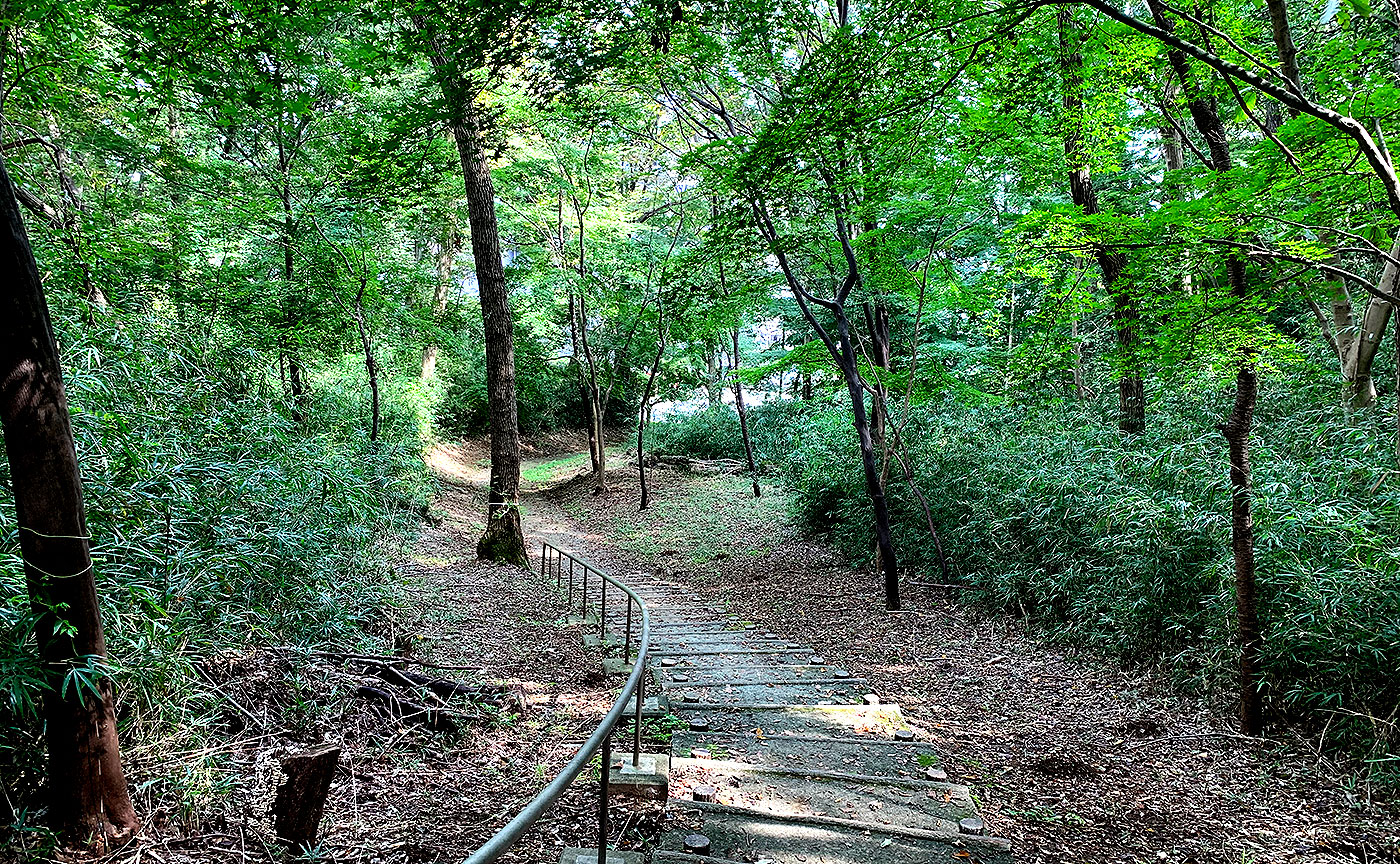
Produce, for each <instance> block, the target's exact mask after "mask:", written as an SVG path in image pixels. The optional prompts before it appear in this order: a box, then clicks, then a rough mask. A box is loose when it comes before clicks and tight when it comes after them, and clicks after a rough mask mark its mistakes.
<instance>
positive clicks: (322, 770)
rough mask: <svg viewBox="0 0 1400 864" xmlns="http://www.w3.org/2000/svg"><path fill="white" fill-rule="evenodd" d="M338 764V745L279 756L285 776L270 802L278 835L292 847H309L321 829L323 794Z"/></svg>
mask: <svg viewBox="0 0 1400 864" xmlns="http://www.w3.org/2000/svg"><path fill="white" fill-rule="evenodd" d="M338 764H340V748H339V747H322V748H321V749H319V750H312V751H310V752H307V753H298V754H296V755H293V756H288V757H286V758H285V759H283V760H282V772H283V773H284V774H286V775H287V779H286V781H285V782H283V783H282V785H281V786H279V787H277V799H276V800H275V801H273V802H272V819H273V824H274V827H275V828H276V831H277V837H278V839H280V840H282V842H284V843H286V844H287V845H289V846H291V847H292V848H293V849H298V850H300V849H311V848H312V847H314V846H315V845H316V833H317V832H318V831H320V829H321V816H322V814H324V813H325V811H326V796H327V795H329V794H330V791H331V781H332V780H333V779H335V769H336V766H337V765H338Z"/></svg>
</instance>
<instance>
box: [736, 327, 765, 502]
mask: <svg viewBox="0 0 1400 864" xmlns="http://www.w3.org/2000/svg"><path fill="white" fill-rule="evenodd" d="M730 336H731V337H732V338H733V342H734V407H735V408H737V409H738V410H739V434H740V435H742V436H743V438H744V454H745V456H746V457H747V458H748V462H749V481H750V482H752V483H753V497H755V498H761V497H762V496H763V490H762V489H760V488H758V465H757V463H755V462H754V458H753V439H752V438H750V437H749V415H748V412H747V411H746V410H744V385H743V383H742V382H740V380H739V328H737V327H735V328H734V329H733V330H731V331H730Z"/></svg>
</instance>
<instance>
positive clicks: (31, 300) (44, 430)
mask: <svg viewBox="0 0 1400 864" xmlns="http://www.w3.org/2000/svg"><path fill="white" fill-rule="evenodd" d="M0 209H3V211H4V221H5V228H4V229H3V230H4V234H3V238H0V243H2V244H3V251H0V256H3V259H4V260H3V262H0V263H3V265H4V271H5V272H7V273H9V274H11V275H10V278H9V279H8V280H7V281H6V283H5V287H3V288H0V421H3V429H4V437H5V451H6V455H7V456H8V458H9V461H10V476H11V483H12V488H13V492H14V498H15V515H16V523H17V524H18V526H19V544H20V554H21V556H22V558H23V560H24V565H25V566H24V571H25V579H26V583H27V586H28V590H29V597H30V602H31V604H32V606H33V608H34V612H35V614H36V615H37V616H38V620H37V622H36V623H35V626H34V638H35V640H36V642H37V644H38V647H39V654H40V658H41V660H42V661H43V668H44V671H45V675H46V678H47V684H48V689H47V690H46V691H45V693H44V697H43V705H44V732H45V741H46V743H47V745H48V759H49V766H48V772H49V776H48V779H49V795H50V807H49V817H50V820H51V821H52V822H53V823H54V824H55V826H56V827H57V828H58V829H59V830H60V831H62V832H63V834H64V835H65V836H66V837H67V838H69V839H70V840H75V841H77V842H80V843H91V844H92V845H94V846H98V847H101V848H111V846H112V845H113V843H114V841H117V840H120V839H122V838H124V837H126V836H129V835H130V834H131V833H133V832H135V831H136V830H137V829H139V827H140V823H139V821H138V820H137V818H136V811H135V809H134V808H133V807H132V804H131V797H130V795H129V793H128V791H127V785H126V775H125V774H124V773H123V771H122V764H121V755H120V752H119V749H118V744H117V722H116V714H115V712H114V709H113V698H112V684H111V681H110V679H108V678H107V677H106V674H105V672H104V671H103V670H102V669H101V665H100V664H102V661H104V660H105V658H106V656H107V647H106V641H105V638H104V636H103V632H102V617H101V615H100V614H99V610H98V600H97V586H96V583H95V582H94V580H93V572H92V558H91V555H90V552H89V537H88V530H87V518H86V514H85V512H84V509H83V493H82V482H81V478H80V475H79V471H78V457H77V453H76V450H75V448H74V444H73V429H72V426H71V424H70V420H69V415H68V398H67V394H66V393H65V391H64V386H63V375H62V369H61V367H60V364H59V358H58V346H57V344H56V343H55V340H54V334H53V325H52V322H51V321H50V319H49V312H48V305H47V303H46V300H45V297H44V289H43V285H42V283H41V282H40V279H39V271H38V266H37V265H36V264H35V261H34V253H33V251H32V250H31V248H30V245H29V237H28V235H27V233H26V232H25V229H24V222H23V220H22V219H21V217H20V213H19V204H18V201H17V200H16V198H15V194H14V189H13V187H12V186H11V184H10V177H9V174H8V173H7V172H6V171H5V166H4V164H3V162H0ZM94 667H96V668H94ZM79 672H83V673H85V674H84V675H83V676H82V677H81V678H79V677H71V676H70V673H72V674H73V676H76V675H78V673H79ZM82 680H86V681H87V682H88V683H87V684H81V683H80V682H81V681H82ZM65 683H66V684H67V685H68V686H67V687H66V688H65V686H64V685H65ZM65 690H66V692H64V691H65Z"/></svg>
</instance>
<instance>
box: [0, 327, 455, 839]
mask: <svg viewBox="0 0 1400 864" xmlns="http://www.w3.org/2000/svg"><path fill="white" fill-rule="evenodd" d="M56 317H58V318H59V319H60V323H62V322H63V321H66V322H67V326H64V327H62V332H61V333H60V342H61V343H62V345H61V350H62V353H63V358H64V363H65V374H66V378H67V384H68V393H69V402H70V409H71V411H72V413H73V418H74V433H75V437H76V439H77V445H78V451H79V453H78V456H79V463H80V465H81V466H82V470H83V475H84V484H85V490H84V491H85V497H86V501H87V515H88V525H89V530H90V532H91V535H92V538H93V547H94V559H95V564H96V574H97V587H98V592H99V596H100V597H101V601H102V608H103V612H104V616H105V619H106V627H107V642H108V647H109V651H110V654H111V658H112V659H111V663H112V665H113V666H114V675H115V681H116V685H117V690H118V697H119V698H118V719H119V723H120V728H121V733H122V745H123V749H124V751H125V752H126V757H127V761H128V764H129V768H130V767H135V768H136V770H135V771H134V772H132V776H131V781H132V783H133V791H134V793H135V794H136V795H137V797H138V798H140V799H142V801H144V802H151V801H153V800H154V801H157V802H160V804H161V805H163V806H168V807H173V808H176V809H177V810H178V809H180V808H187V809H189V810H190V811H191V812H192V811H193V809H194V808H195V807H196V805H197V802H199V801H200V796H201V794H202V793H206V792H208V791H210V788H209V786H208V784H210V783H212V782H214V781H213V779H212V777H213V775H211V774H209V773H208V772H203V771H200V770H198V766H197V765H192V764H191V763H189V762H188V761H187V760H179V759H163V758H142V754H147V755H148V756H149V755H152V754H154V755H156V756H159V755H161V754H166V755H168V754H170V753H174V752H178V751H189V750H195V751H198V749H199V748H200V747H202V746H203V742H204V741H205V740H206V739H207V738H208V737H215V736H218V735H222V734H223V733H222V731H221V728H222V727H221V726H220V724H218V723H217V722H216V720H217V716H218V714H219V712H220V711H221V710H224V706H221V705H219V704H218V703H217V701H216V700H217V697H214V696H213V695H212V694H211V693H210V692H209V690H208V688H205V687H203V686H202V684H201V682H200V677H199V671H198V670H197V668H196V666H197V664H198V663H199V662H200V661H201V660H202V659H203V658H206V657H208V656H210V655H213V654H216V653H220V652H232V651H237V650H239V649H241V648H246V647H250V646H268V645H288V644H295V645H321V644H328V643H338V644H354V643H355V641H356V640H357V639H361V638H364V636H365V629H364V628H365V626H366V624H367V623H368V622H369V621H370V619H371V618H372V617H373V616H374V615H375V614H376V613H377V611H378V610H380V609H382V608H383V606H384V604H385V603H387V602H391V601H392V599H393V598H392V592H393V590H394V588H393V580H392V579H391V578H390V577H391V571H390V568H389V555H390V553H391V551H392V550H393V549H394V548H395V546H396V545H397V544H398V543H399V542H401V540H402V538H403V537H404V536H405V534H406V533H407V532H410V531H411V530H412V528H413V522H414V519H415V518H416V514H415V512H414V511H415V510H416V509H417V508H418V507H420V506H421V505H423V504H424V503H425V502H426V500H427V494H428V490H429V487H428V479H427V475H426V471H425V469H424V466H423V462H422V458H421V450H422V444H421V438H420V436H419V432H420V428H421V426H420V424H421V423H422V420H421V417H422V415H423V410H424V409H423V404H424V396H423V394H422V393H420V392H418V390H417V389H416V387H415V386H413V385H409V384H406V383H403V382H401V381H397V380H391V381H387V382H385V383H386V389H387V391H388V392H387V394H386V396H387V398H386V400H385V417H384V425H383V428H382V430H381V439H380V441H378V442H377V443H374V444H371V443H370V442H369V440H368V410H367V404H366V401H367V400H366V395H365V386H364V368H363V365H362V364H360V365H357V364H359V361H358V360H357V358H355V357H353V356H352V357H348V358H347V359H346V360H345V362H344V363H343V364H341V365H338V366H337V365H331V366H328V367H326V368H323V369H319V370H317V371H315V372H314V373H313V375H312V378H311V382H310V383H311V386H310V388H309V392H310V395H309V397H308V402H307V403H306V404H304V405H303V406H302V409H301V413H302V414H303V416H304V418H305V419H304V421H303V422H301V423H298V422H297V421H296V420H295V419H293V411H292V406H291V405H290V404H289V402H288V399H287V398H286V397H285V396H284V395H283V387H282V384H281V382H280V381H279V380H278V377H277V366H276V364H275V361H273V362H272V363H269V362H268V358H266V357H265V356H262V355H259V354H258V353H257V352H255V351H254V350H252V349H245V348H240V347H237V346H238V345H239V343H240V341H241V340H240V339H238V338H237V334H233V333H228V332H222V331H219V330H218V328H219V326H220V325H218V324H217V323H214V322H210V321H200V320H189V319H186V318H182V319H176V318H173V317H167V316H161V315H157V314H125V315H121V316H120V317H118V318H113V319H103V320H100V321H99V322H97V323H96V324H95V325H94V326H87V325H85V324H82V323H80V322H79V320H77V316H68V315H63V314H59V315H58V316H56ZM250 370H251V371H250ZM9 496H10V491H9V484H8V465H7V464H0V512H9V513H13V512H14V511H13V506H14V505H13V501H12V500H10V497H9ZM7 521H8V524H6V525H5V526H4V534H3V536H0V778H3V787H4V790H3V791H4V797H3V799H0V819H4V822H5V823H9V824H11V825H13V826H14V827H15V828H16V829H18V830H26V829H27V828H28V826H32V825H34V824H36V822H41V821H42V820H41V819H40V818H39V817H40V816H41V815H42V814H41V813H39V812H36V808H39V807H40V806H41V801H42V797H41V796H40V795H38V794H37V792H38V789H39V787H40V784H41V782H42V773H41V771H42V761H41V760H42V747H41V739H40V731H41V730H40V722H39V718H38V716H37V713H36V703H37V702H38V700H39V698H40V696H41V695H42V694H41V689H40V688H41V686H42V677H41V676H40V675H39V670H38V669H37V668H36V660H35V648H34V645H33V639H32V637H31V634H30V627H31V624H32V616H31V613H30V610H29V607H28V603H27V598H26V594H25V586H24V575H23V571H22V567H21V563H20V559H19V551H18V550H19V547H18V539H17V535H16V531H15V528H14V524H13V521H9V520H7ZM195 761H196V762H198V761H199V760H195ZM143 769H146V770H143ZM205 803H206V804H207V803H208V801H205ZM7 809H12V811H13V812H10V813H5V812H4V810H7ZM143 809H145V811H146V812H150V810H149V808H143Z"/></svg>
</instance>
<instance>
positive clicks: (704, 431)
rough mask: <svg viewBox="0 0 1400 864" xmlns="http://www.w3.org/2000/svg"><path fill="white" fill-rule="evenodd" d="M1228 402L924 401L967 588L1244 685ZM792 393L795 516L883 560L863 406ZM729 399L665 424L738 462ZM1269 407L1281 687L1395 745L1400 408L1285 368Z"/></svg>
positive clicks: (945, 514) (1350, 730) (1195, 678)
mask: <svg viewBox="0 0 1400 864" xmlns="http://www.w3.org/2000/svg"><path fill="white" fill-rule="evenodd" d="M1166 389H1167V388H1163V390H1166ZM1228 397H1229V394H1228V393H1223V392H1213V393H1200V392H1192V391H1189V390H1183V392H1182V395H1180V396H1177V397H1175V398H1174V399H1173V400H1172V401H1169V402H1164V403H1159V404H1154V406H1153V411H1152V412H1151V414H1150V418H1149V428H1148V431H1147V432H1146V433H1145V434H1142V435H1138V436H1132V437H1124V436H1121V435H1120V434H1119V433H1118V431H1117V429H1116V426H1115V423H1114V419H1113V417H1112V415H1111V412H1110V410H1109V408H1108V406H1076V405H1065V404H1052V405H1043V406H1035V407H1025V406H993V407H968V406H965V405H958V404H954V403H951V402H950V403H948V404H940V405H927V406H923V407H919V408H916V409H915V410H914V411H913V413H912V416H910V417H909V418H908V425H907V426H906V427H905V430H904V439H905V440H906V441H907V442H908V443H909V450H910V454H909V455H910V461H911V465H912V468H913V471H914V474H915V476H916V480H917V483H918V484H919V487H920V491H921V492H922V493H923V494H924V496H925V497H926V499H927V500H928V502H929V505H930V509H931V510H932V513H933V517H934V521H935V524H936V525H937V526H938V529H939V531H940V536H941V539H942V541H943V546H944V549H945V551H946V552H947V555H948V558H949V560H950V564H951V566H952V568H953V570H954V573H953V576H954V578H956V579H958V580H960V581H963V582H965V583H967V584H968V585H969V586H970V590H969V591H967V592H965V593H966V594H967V596H968V597H969V598H970V599H972V600H974V601H975V602H979V603H982V604H984V605H987V606H991V607H994V608H997V609H1002V610H1006V611H1009V612H1011V613H1013V614H1016V615H1019V616H1023V617H1025V618H1027V619H1029V620H1031V621H1033V622H1035V623H1036V624H1037V625H1038V626H1040V627H1041V628H1042V629H1043V630H1044V631H1045V632H1047V633H1048V634H1049V635H1050V636H1051V637H1052V638H1055V639H1063V640H1066V641H1073V642H1077V643H1080V644H1087V645H1091V646H1093V647H1094V648H1096V649H1098V650H1100V651H1102V652H1105V653H1107V654H1110V655H1112V656H1116V657H1118V658H1121V659H1122V660H1123V661H1125V662H1129V663H1134V664H1145V663H1158V662H1165V663H1166V664H1168V666H1169V668H1170V669H1171V670H1172V671H1173V672H1174V673H1175V674H1176V675H1177V676H1178V677H1179V678H1180V679H1181V680H1182V681H1183V682H1188V683H1190V684H1192V685H1193V686H1198V687H1202V688H1216V689H1219V690H1221V691H1222V692H1224V691H1228V690H1229V689H1230V688H1231V687H1233V685H1234V680H1235V679H1234V663H1235V659H1234V658H1235V653H1234V650H1233V647H1232V640H1233V618H1232V615H1233V604H1234V598H1233V582H1232V580H1233V566H1232V558H1231V552H1230V521H1229V513H1230V490H1229V475H1228V471H1227V464H1226V452H1225V441H1224V438H1223V437H1222V436H1221V434H1220V432H1219V431H1218V429H1217V428H1216V424H1218V423H1219V422H1220V420H1221V418H1223V417H1224V416H1225V415H1226V414H1227V413H1228V411H1229V404H1228ZM778 404H782V403H778ZM790 406H796V407H787V408H782V409H780V408H778V407H777V405H771V406H770V405H765V406H763V407H762V409H761V411H763V412H772V413H773V415H774V416H775V417H776V416H779V415H780V416H782V417H783V418H784V419H783V421H782V422H773V423H769V424H768V425H767V426H766V427H762V426H760V424H758V423H756V424H755V432H756V437H758V435H757V430H758V429H759V428H766V430H767V432H766V434H770V435H772V437H771V439H770V440H771V442H773V444H776V445H777V446H773V444H770V446H769V447H768V448H767V449H766V450H765V453H766V455H767V457H768V458H770V459H773V460H775V461H776V460H781V464H782V466H783V468H784V470H785V472H786V475H787V481H788V486H789V502H790V506H791V507H792V509H793V512H794V514H795V516H796V518H797V519H798V520H799V522H800V523H801V524H803V525H804V526H806V527H807V528H808V529H809V530H811V531H814V532H821V533H823V534H826V535H827V536H829V537H830V538H831V540H832V541H833V542H834V543H835V544H836V545H837V546H838V547H839V548H841V549H842V550H844V551H845V552H847V553H848V554H849V555H851V556H852V557H853V558H856V559H858V560H869V558H870V557H871V556H872V554H873V549H874V543H873V531H872V527H871V521H872V515H871V509H870V503H869V499H868V497H867V496H866V492H865V486H864V478H863V473H862V470H861V466H860V453H859V449H858V446H857V441H856V436H855V432H854V430H853V428H852V425H851V422H850V413H849V411H850V409H849V408H848V407H846V406H844V405H841V404H839V403H838V404H836V405H828V406H825V407H814V406H813V405H811V404H807V405H801V404H800V403H790ZM726 412H727V413H726ZM759 413H760V412H759V411H756V412H755V414H756V415H757V414H759ZM732 415H733V411H732V410H730V409H728V408H723V409H714V410H712V411H710V412H704V413H702V414H696V415H692V416H690V417H685V418H677V419H676V420H675V421H668V422H667V423H665V424H657V432H656V438H657V440H658V442H661V443H663V444H664V446H666V447H668V448H671V449H672V450H673V451H675V452H684V453H688V454H690V455H695V456H702V457H713V456H720V455H723V456H730V457H733V456H734V455H735V453H736V449H735V448H736V444H735V442H736V441H737V439H738V431H737V420H732ZM731 421H732V422H731ZM1257 421H1258V422H1257V425H1258V428H1257V431H1256V435H1255V438H1254V447H1253V464H1254V469H1255V474H1254V483H1255V495H1254V506H1255V510H1254V514H1255V521H1256V532H1257V549H1256V557H1257V567H1258V575H1259V580H1260V592H1261V601H1262V615H1263V620H1264V624H1265V629H1266V644H1265V652H1266V653H1265V662H1266V669H1265V671H1266V674H1267V685H1266V686H1267V687H1268V691H1269V693H1270V695H1271V697H1272V701H1273V704H1274V705H1275V706H1276V707H1277V708H1279V709H1280V710H1282V711H1285V712H1288V713H1290V714H1291V715H1292V716H1293V717H1294V718H1295V719H1297V720H1301V721H1303V722H1305V723H1307V724H1309V725H1312V726H1315V727H1317V728H1322V727H1327V728H1328V729H1329V732H1330V733H1332V734H1333V735H1336V736H1339V740H1343V739H1344V740H1348V741H1351V742H1357V741H1363V742H1366V743H1367V745H1368V746H1372V745H1376V746H1379V747H1381V748H1385V747H1389V746H1392V745H1393V741H1390V740H1388V739H1387V730H1388V729H1390V728H1391V727H1387V726H1386V725H1385V723H1384V722H1382V721H1384V720H1385V719H1386V718H1393V717H1394V716H1395V715H1396V712H1397V708H1398V707H1400V479H1397V477H1400V473H1397V472H1396V471H1395V468H1394V459H1395V456H1394V452H1393V450H1392V449H1391V448H1392V447H1393V441H1394V438H1393V436H1394V429H1393V426H1392V425H1391V424H1392V423H1393V420H1392V419H1391V418H1388V417H1385V416H1381V415H1379V414H1377V415H1376V416H1371V415H1363V416H1359V417H1353V418H1348V417H1347V416H1346V413H1345V412H1344V411H1343V410H1342V409H1341V408H1340V407H1338V406H1336V394H1335V388H1328V387H1323V386H1313V385H1312V384H1310V383H1309V382H1308V381H1306V380H1302V381H1300V380H1293V379H1282V380H1279V379H1272V380H1267V379H1266V386H1265V389H1264V391H1263V398H1262V401H1261V403H1260V406H1259V412H1258V418H1257ZM776 430H781V431H776ZM738 447H739V450H738V451H737V452H742V444H740V445H738ZM888 495H889V502H890V508H891V515H892V519H893V521H894V527H895V543H896V547H897V549H898V551H899V554H900V558H901V562H902V564H903V565H904V566H905V568H906V572H911V571H912V572H915V573H918V572H920V571H922V572H925V573H936V572H937V569H936V568H937V567H938V563H937V561H938V559H937V554H936V551H935V546H934V543H933V541H932V538H931V536H930V535H929V532H928V530H927V527H926V522H925V519H924V515H923V511H922V509H921V508H920V506H919V503H918V500H917V498H916V497H915V496H914V495H913V494H911V492H910V491H909V488H908V484H907V483H905V482H904V480H903V478H902V475H901V472H900V471H899V469H898V467H897V466H896V467H895V468H894V469H893V470H892V472H891V480H890V485H889V489H888ZM1372 718H1378V719H1372ZM1376 764H1378V765H1384V764H1388V763H1386V762H1380V763H1376Z"/></svg>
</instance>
